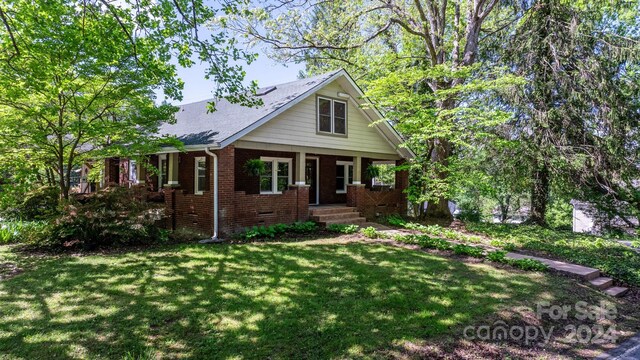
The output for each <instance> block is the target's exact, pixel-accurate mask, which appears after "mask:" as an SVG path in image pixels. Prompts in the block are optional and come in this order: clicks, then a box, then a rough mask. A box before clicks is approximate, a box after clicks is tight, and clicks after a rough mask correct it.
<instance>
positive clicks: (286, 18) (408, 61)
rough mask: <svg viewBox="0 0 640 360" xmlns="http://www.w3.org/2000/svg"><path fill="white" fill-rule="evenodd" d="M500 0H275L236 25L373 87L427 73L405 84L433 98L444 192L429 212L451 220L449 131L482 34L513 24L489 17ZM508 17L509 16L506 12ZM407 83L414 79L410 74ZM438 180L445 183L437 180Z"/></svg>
mask: <svg viewBox="0 0 640 360" xmlns="http://www.w3.org/2000/svg"><path fill="white" fill-rule="evenodd" d="M497 5H498V0H456V1H450V0H415V1H400V0H374V1H348V2H326V1H306V0H301V1H288V0H277V1H272V2H270V3H269V5H262V6H257V7H256V8H254V10H253V15H254V16H253V17H252V18H251V19H250V20H249V21H247V20H246V18H244V19H243V21H240V22H236V23H234V24H233V25H232V26H233V28H234V29H235V30H237V31H240V32H242V33H244V34H246V35H247V36H248V37H249V38H250V39H251V40H254V41H259V42H262V43H266V44H269V45H271V46H272V47H273V48H274V49H276V54H277V56H279V57H282V58H286V59H294V60H296V61H304V62H307V63H309V64H310V65H311V70H312V71H313V70H315V71H317V70H318V69H324V68H327V67H336V66H342V67H346V68H348V69H349V70H350V71H351V72H352V73H353V74H355V76H356V77H358V78H360V79H361V80H362V82H363V83H365V86H366V85H367V84H366V82H367V79H373V78H376V77H378V78H380V77H384V76H386V75H389V74H391V73H393V72H404V71H405V70H407V68H409V70H410V71H411V74H410V75H409V77H411V76H413V75H416V74H420V73H422V74H425V76H424V77H422V78H414V79H413V82H408V81H407V82H404V85H405V86H406V88H407V89H410V90H412V91H417V92H419V95H422V96H426V97H429V101H428V102H425V103H424V104H422V106H423V107H425V108H428V109H429V110H432V114H430V115H429V116H430V118H432V119H438V121H439V123H440V124H441V125H444V127H441V128H439V129H437V128H436V127H434V126H433V125H434V124H433V123H430V124H429V126H425V127H423V128H422V129H421V130H420V132H421V133H422V134H423V136H422V139H423V140H425V141H426V142H427V144H424V146H425V148H426V149H429V153H428V154H425V156H424V157H422V158H421V160H422V161H423V162H431V164H430V165H426V164H425V165H424V166H425V167H430V168H431V169H433V170H434V171H436V178H437V179H431V180H432V184H437V188H438V189H439V190H438V191H437V192H438V196H437V199H435V201H430V203H431V205H430V206H429V208H428V210H427V212H428V213H427V215H428V216H432V217H440V218H449V219H450V218H451V212H450V211H449V207H448V198H449V194H450V192H449V190H448V186H449V185H450V178H449V167H450V166H449V165H450V160H451V156H452V154H453V151H454V143H453V142H452V140H451V137H449V136H447V135H448V134H450V133H449V132H448V131H447V130H445V131H442V130H443V129H449V130H452V129H454V128H456V127H457V126H453V124H454V123H455V122H456V120H457V117H456V115H457V112H456V111H454V110H455V109H457V108H458V107H459V106H461V105H464V104H463V98H461V97H460V96H459V94H460V91H461V90H460V89H456V88H459V87H460V86H461V85H463V84H465V83H467V82H468V80H469V77H468V76H470V75H471V74H473V71H470V70H472V65H474V64H475V63H476V60H477V58H478V49H479V44H480V42H481V41H482V34H483V33H484V34H489V33H492V32H494V31H496V30H499V29H501V28H503V27H505V26H506V25H508V24H510V23H511V22H512V21H513V16H512V15H513V12H509V15H510V16H506V15H504V14H503V13H500V14H499V15H495V16H494V19H493V23H492V24H491V26H487V21H488V19H489V17H490V15H491V14H494V13H496V11H495V9H496V6H497ZM505 14H506V13H505ZM432 69H435V71H434V70H432ZM405 80H407V78H405ZM435 180H437V181H435Z"/></svg>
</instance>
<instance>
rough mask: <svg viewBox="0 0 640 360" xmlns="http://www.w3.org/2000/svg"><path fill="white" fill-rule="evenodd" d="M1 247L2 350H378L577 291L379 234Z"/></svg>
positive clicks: (28, 353) (59, 353)
mask: <svg viewBox="0 0 640 360" xmlns="http://www.w3.org/2000/svg"><path fill="white" fill-rule="evenodd" d="M10 250H11V248H10V247H0V263H3V262H15V263H17V264H18V265H19V266H20V267H22V268H23V269H24V270H25V271H24V273H22V274H20V275H18V276H16V277H13V278H10V279H7V280H3V281H0V359H40V358H43V359H44V358H46V359H58V358H64V359H66V358H91V359H121V358H126V359H136V358H154V357H156V356H161V357H163V358H178V357H188V358H203V359H204V358H206V359H211V358H229V359H231V358H234V359H235V358H258V359H262V358H267V357H270V358H272V359H279V358H323V359H324V358H369V357H380V354H385V351H387V350H389V349H396V348H397V347H401V346H402V345H403V344H405V343H406V342H414V341H431V340H434V341H438V339H442V338H443V337H445V336H448V337H449V338H460V337H461V333H462V328H463V327H464V326H467V325H469V324H477V323H480V322H482V321H485V322H486V321H489V320H488V319H490V318H491V317H492V316H493V315H495V314H497V313H499V312H500V311H502V310H504V309H513V308H514V307H516V306H523V305H527V306H531V307H533V306H534V305H533V304H534V302H535V301H540V300H542V299H544V300H547V301H555V302H562V301H564V302H566V303H573V302H575V292H572V290H571V289H572V288H573V287H574V286H575V285H573V284H574V283H572V282H570V281H569V280H566V279H563V278H559V277H555V276H551V275H545V274H534V273H520V272H509V271H506V270H502V269H498V268H494V267H492V266H490V265H487V264H468V263H463V262H460V261H457V260H453V259H448V258H443V257H439V256H435V255H432V254H428V253H424V252H420V251H414V250H407V249H401V248H396V247H391V246H385V245H373V244H363V243H349V244H327V243H322V242H320V243H318V242H317V241H316V242H313V241H311V242H306V243H287V244H243V245H214V246H204V245H171V246H164V247H158V248H153V249H148V250H145V251H140V252H129V253H114V254H109V255H90V256H56V257H52V256H36V255H33V256H23V255H18V254H16V253H13V252H11V251H10ZM580 291H582V293H581V294H591V295H589V296H600V295H597V294H596V295H593V294H594V293H595V292H593V291H591V290H584V289H582V290H580ZM598 299H600V298H598ZM592 301H594V302H595V301H599V300H594V299H592Z"/></svg>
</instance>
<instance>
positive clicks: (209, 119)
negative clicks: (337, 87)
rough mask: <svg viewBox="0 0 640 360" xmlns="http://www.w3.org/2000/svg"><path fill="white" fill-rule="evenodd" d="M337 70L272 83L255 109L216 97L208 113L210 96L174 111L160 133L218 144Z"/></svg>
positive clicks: (189, 141) (192, 142)
mask: <svg viewBox="0 0 640 360" xmlns="http://www.w3.org/2000/svg"><path fill="white" fill-rule="evenodd" d="M339 71H340V70H337V71H333V72H330V73H326V74H322V75H318V76H315V77H311V78H307V79H302V80H297V81H293V82H288V83H285V84H280V85H275V89H274V90H271V91H267V90H270V89H269V88H272V87H273V86H268V87H265V88H262V89H260V90H259V91H258V94H260V93H261V92H266V93H265V94H264V95H261V96H259V98H260V99H262V102H263V105H262V106H260V107H257V108H250V107H245V106H241V105H238V104H232V103H230V102H228V101H227V100H219V101H217V102H216V111H215V112H212V113H210V112H207V103H209V102H210V101H212V99H209V100H203V101H199V102H195V103H191V104H185V105H182V106H180V110H178V112H177V113H176V114H175V118H176V121H175V123H174V124H163V125H162V126H161V127H160V134H163V135H174V136H176V137H177V138H178V139H179V140H181V141H182V142H183V143H184V144H185V145H205V144H206V145H209V144H214V143H220V142H222V141H224V140H226V139H228V138H230V137H232V136H233V135H235V134H237V133H238V132H240V131H242V130H244V129H245V128H247V127H249V126H251V125H252V124H254V123H256V122H258V121H260V120H261V119H263V118H264V117H266V116H268V115H269V114H271V113H273V112H274V111H276V110H278V109H279V108H281V107H283V106H285V105H287V104H288V103H290V102H292V101H294V100H295V99H297V98H298V97H300V96H302V95H303V94H304V93H306V92H307V91H309V90H311V89H313V88H314V87H316V86H318V85H319V84H321V83H322V82H324V81H326V80H327V79H329V78H331V77H332V76H333V75H335V74H336V73H338V72H339Z"/></svg>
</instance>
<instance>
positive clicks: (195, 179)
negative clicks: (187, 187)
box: [193, 156, 207, 195]
mask: <svg viewBox="0 0 640 360" xmlns="http://www.w3.org/2000/svg"><path fill="white" fill-rule="evenodd" d="M200 161H204V169H205V170H204V171H205V175H204V176H205V182H206V179H207V158H206V157H204V156H196V157H195V158H194V166H193V167H194V176H193V193H194V194H195V195H202V194H204V190H202V191H198V187H199V185H200V178H199V177H198V163H199V162H200ZM205 185H206V184H205Z"/></svg>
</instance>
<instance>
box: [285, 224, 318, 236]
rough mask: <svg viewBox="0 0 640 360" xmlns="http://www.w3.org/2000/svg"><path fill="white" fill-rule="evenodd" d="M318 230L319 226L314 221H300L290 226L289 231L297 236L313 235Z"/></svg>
mask: <svg viewBox="0 0 640 360" xmlns="http://www.w3.org/2000/svg"><path fill="white" fill-rule="evenodd" d="M317 230H318V224H316V223H315V222H313V221H305V222H301V221H298V222H295V223H293V224H291V225H290V226H289V231H290V232H292V233H295V234H311V233H314V232H316V231H317Z"/></svg>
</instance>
